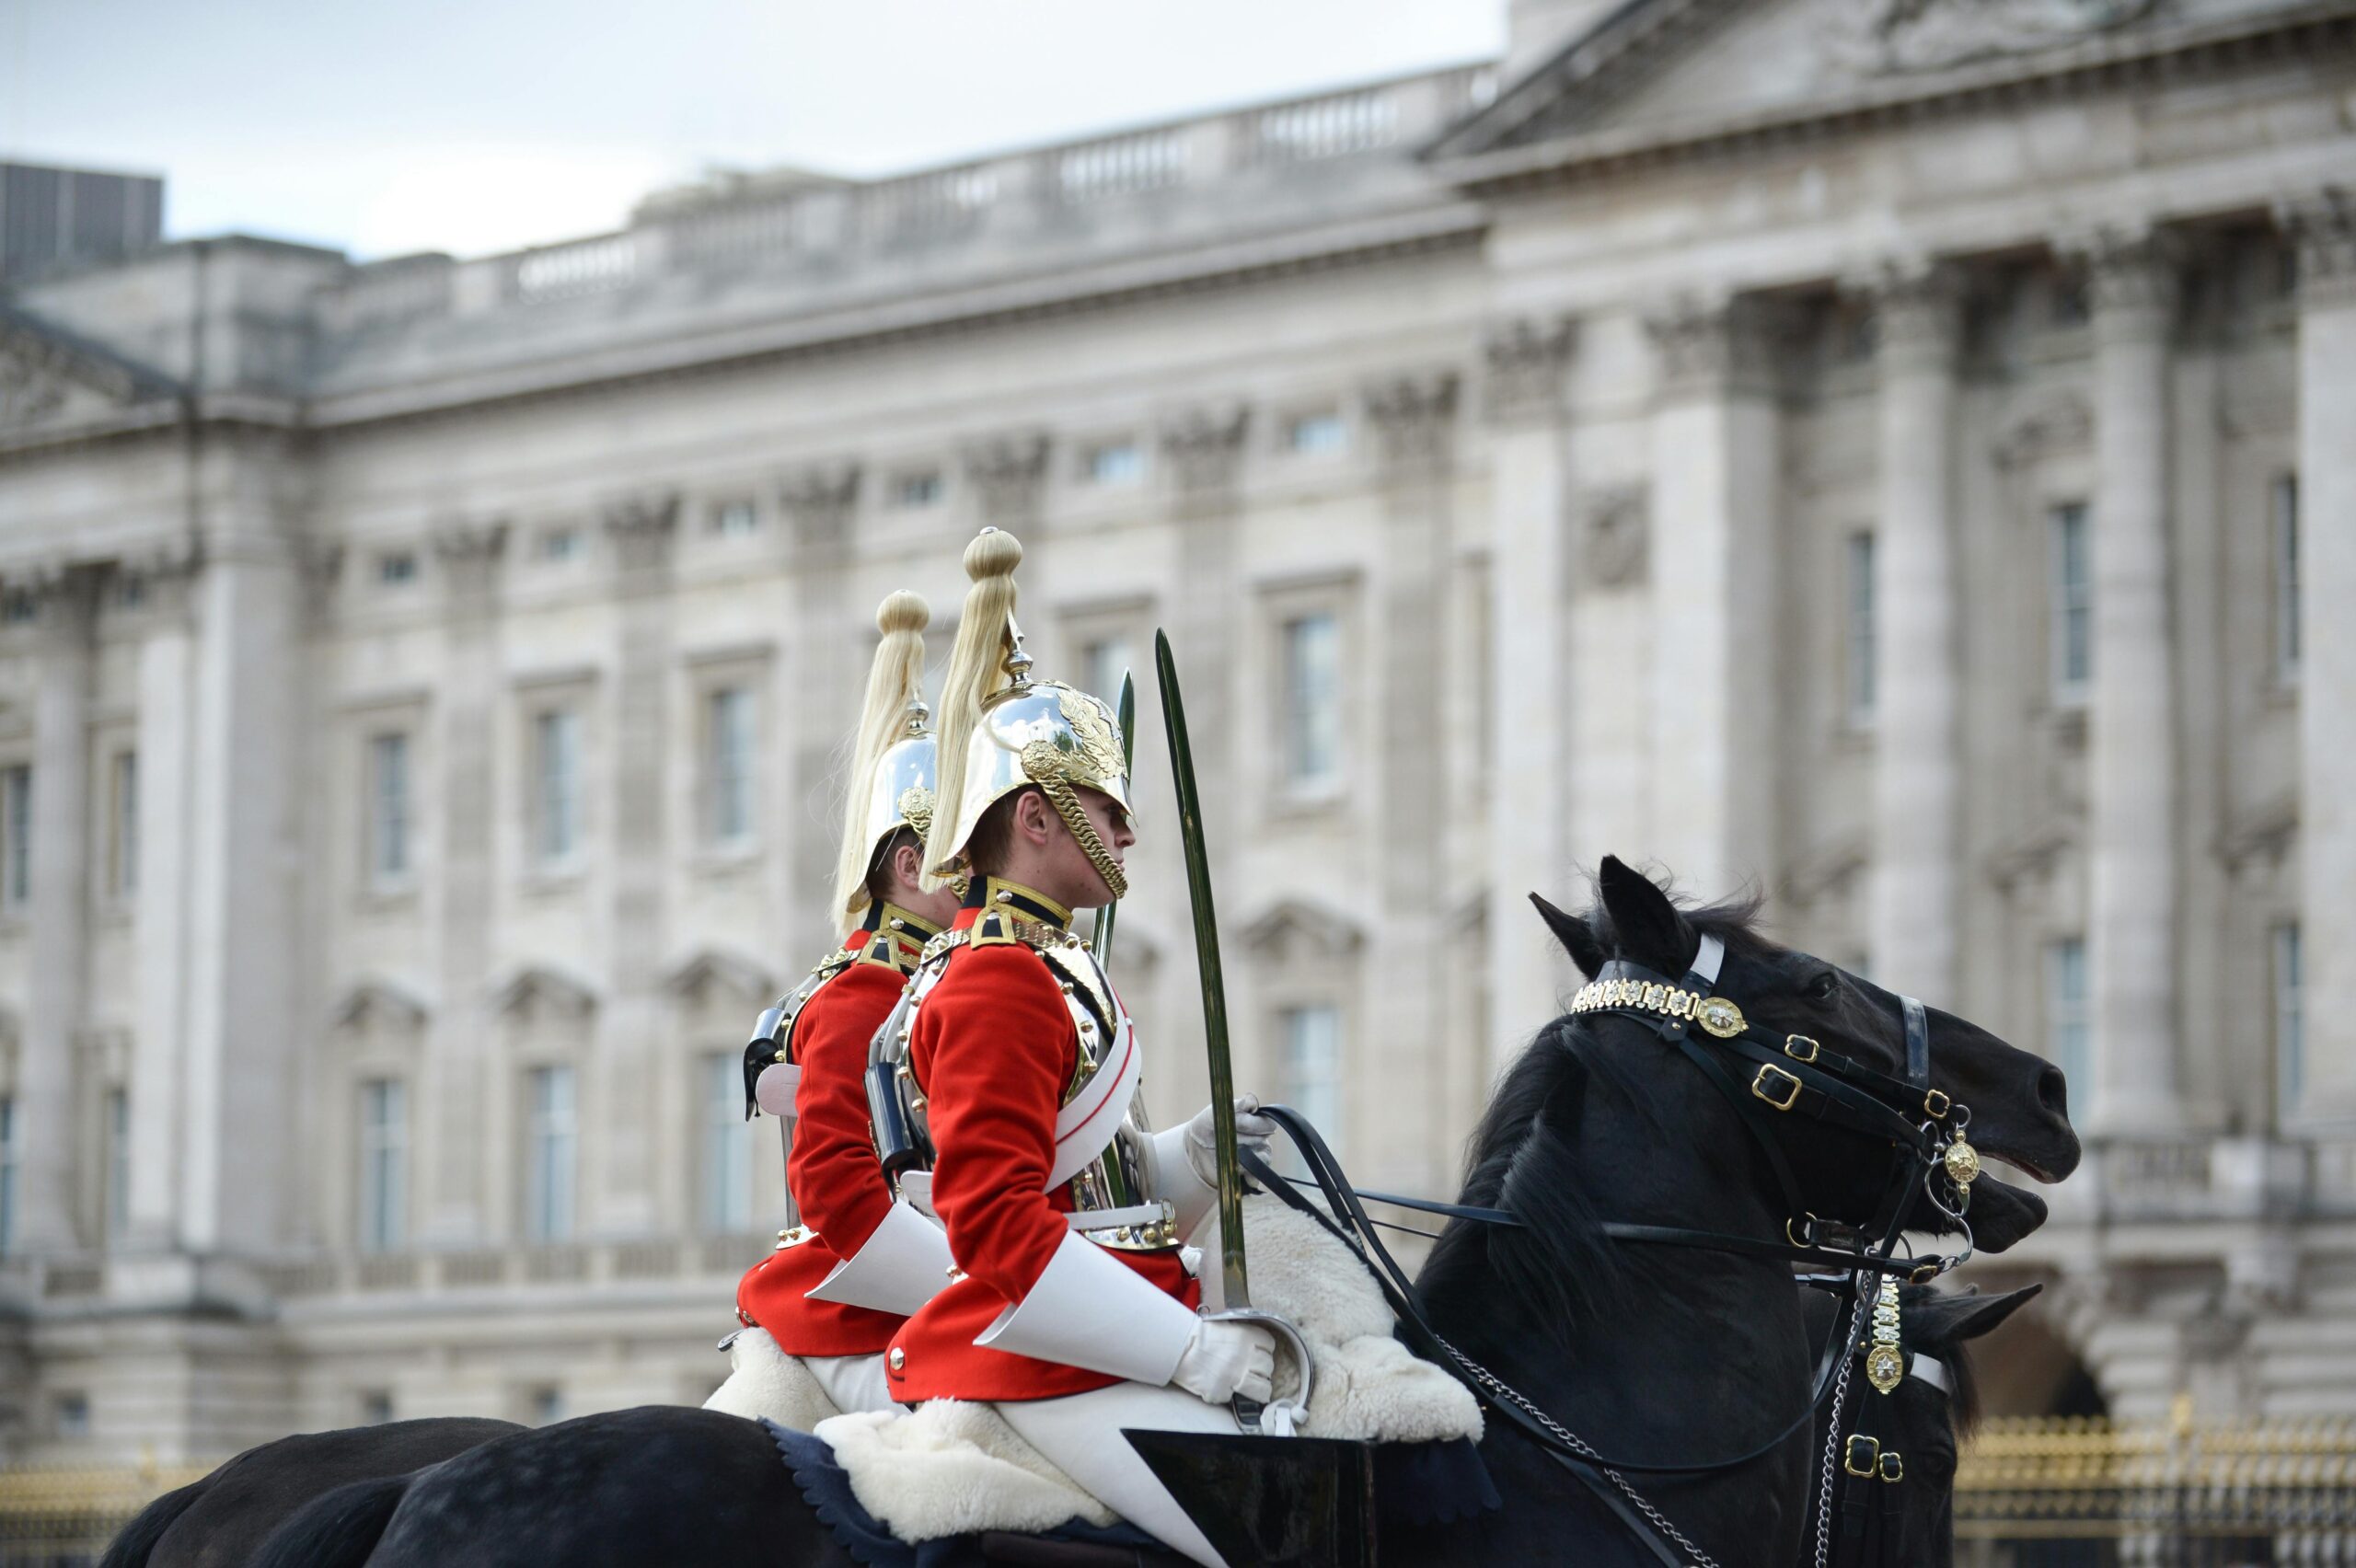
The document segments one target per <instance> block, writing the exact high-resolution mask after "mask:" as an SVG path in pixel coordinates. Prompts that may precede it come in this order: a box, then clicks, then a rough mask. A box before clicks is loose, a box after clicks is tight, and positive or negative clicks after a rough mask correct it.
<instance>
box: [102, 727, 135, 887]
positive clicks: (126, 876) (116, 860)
mask: <svg viewBox="0 0 2356 1568" xmlns="http://www.w3.org/2000/svg"><path fill="white" fill-rule="evenodd" d="M138 891H139V754H138V753H137V752H135V751H119V752H117V753H115V754H114V757H113V759H112V760H111V761H110V763H109V764H108V767H107V892H108V893H109V894H111V895H112V896H113V897H116V898H129V897H130V896H131V895H132V894H134V893H137V892H138Z"/></svg>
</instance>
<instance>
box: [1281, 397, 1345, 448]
mask: <svg viewBox="0 0 2356 1568" xmlns="http://www.w3.org/2000/svg"><path fill="white" fill-rule="evenodd" d="M1349 444H1350V431H1349V427H1348V426H1347V425H1345V424H1344V423H1343V422H1342V416H1341V415H1339V414H1337V413H1335V412H1334V411H1333V410H1332V409H1321V410H1320V411H1318V412H1316V413H1313V414H1296V415H1294V416H1293V417H1292V418H1291V419H1289V420H1288V421H1285V448H1286V450H1287V451H1289V452H1297V453H1299V454H1300V455H1302V456H1305V457H1306V456H1319V455H1326V454H1329V453H1334V452H1341V451H1344V450H1346V449H1347V448H1348V446H1349Z"/></svg>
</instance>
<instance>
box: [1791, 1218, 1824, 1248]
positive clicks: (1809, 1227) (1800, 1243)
mask: <svg viewBox="0 0 2356 1568" xmlns="http://www.w3.org/2000/svg"><path fill="white" fill-rule="evenodd" d="M1817 1223H1818V1221H1817V1217H1816V1216H1814V1215H1809V1216H1807V1217H1806V1218H1805V1219H1787V1220H1785V1221H1784V1240H1786V1241H1789V1242H1790V1243H1791V1244H1792V1245H1793V1246H1795V1247H1813V1246H1815V1245H1816V1227H1817ZM1795 1225H1796V1226H1799V1227H1801V1228H1803V1229H1804V1230H1806V1231H1807V1235H1806V1236H1805V1237H1799V1236H1795V1235H1793V1234H1792V1227H1793V1226H1795Z"/></svg>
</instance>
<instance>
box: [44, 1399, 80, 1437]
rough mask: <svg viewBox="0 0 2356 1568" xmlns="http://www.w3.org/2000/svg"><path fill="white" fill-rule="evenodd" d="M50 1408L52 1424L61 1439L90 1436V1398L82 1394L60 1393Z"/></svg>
mask: <svg viewBox="0 0 2356 1568" xmlns="http://www.w3.org/2000/svg"><path fill="white" fill-rule="evenodd" d="M54 1399H55V1402H54V1403H52V1405H51V1406H50V1416H51V1422H52V1425H54V1426H55V1427H56V1429H57V1435H59V1436H60V1437H87V1436H88V1435H90V1396H89V1395H87V1394H81V1393H59V1394H57V1395H56V1396H54Z"/></svg>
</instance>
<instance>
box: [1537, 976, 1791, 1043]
mask: <svg viewBox="0 0 2356 1568" xmlns="http://www.w3.org/2000/svg"><path fill="white" fill-rule="evenodd" d="M1614 1008H1629V1009H1634V1010H1635V1011H1638V1012H1650V1013H1658V1014H1660V1015H1661V1016H1662V1017H1663V1018H1674V1019H1681V1020H1689V1021H1691V1022H1693V1023H1698V1024H1700V1025H1701V1026H1702V1027H1703V1030H1704V1031H1706V1032H1709V1033H1711V1034H1714V1035H1715V1036H1717V1038H1719V1039H1720V1040H1731V1039H1733V1038H1734V1037H1735V1036H1736V1035H1738V1034H1740V1033H1741V1032H1743V1031H1744V1030H1745V1029H1747V1028H1749V1027H1750V1024H1749V1022H1748V1020H1745V1019H1744V1018H1743V1016H1742V1009H1740V1008H1738V1007H1737V1006H1735V1005H1734V1003H1732V1002H1730V1001H1728V1000H1727V998H1726V997H1704V996H1702V995H1700V994H1699V993H1698V992H1693V991H1688V990H1685V989H1683V988H1682V987H1680V986H1670V985H1665V984H1663V983H1661V982H1659V981H1657V980H1593V981H1589V982H1588V984H1587V985H1584V986H1580V987H1579V989H1578V994H1577V995H1576V996H1575V997H1572V998H1571V1011H1573V1012H1574V1013H1589V1012H1603V1011H1606V1010H1608V1009H1614Z"/></svg>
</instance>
